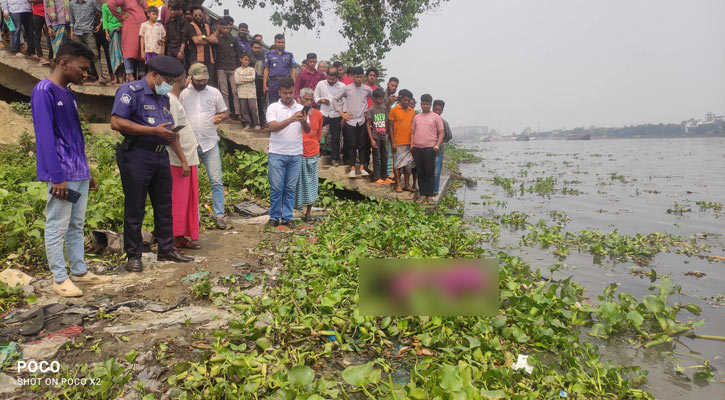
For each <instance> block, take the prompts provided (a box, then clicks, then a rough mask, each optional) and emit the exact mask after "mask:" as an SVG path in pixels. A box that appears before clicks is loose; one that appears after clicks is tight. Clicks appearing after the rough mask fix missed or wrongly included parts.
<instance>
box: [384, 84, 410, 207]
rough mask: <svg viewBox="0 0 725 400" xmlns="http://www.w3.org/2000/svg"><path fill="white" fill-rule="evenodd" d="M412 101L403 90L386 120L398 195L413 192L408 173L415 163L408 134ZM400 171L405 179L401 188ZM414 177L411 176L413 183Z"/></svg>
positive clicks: (407, 91) (408, 91)
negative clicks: (388, 122) (388, 121)
mask: <svg viewBox="0 0 725 400" xmlns="http://www.w3.org/2000/svg"><path fill="white" fill-rule="evenodd" d="M412 99H413V93H411V92H410V90H407V89H403V90H401V91H400V96H399V97H398V105H396V106H395V107H393V108H392V109H390V114H389V116H388V119H389V120H390V139H391V147H392V150H393V174H394V175H395V191H396V192H398V193H400V192H402V191H403V190H406V191H409V192H414V191H415V190H414V189H413V188H411V187H410V184H409V183H408V182H410V173H411V170H412V169H413V167H414V166H415V163H414V161H413V156H412V154H411V152H410V134H411V132H412V130H413V117H415V110H413V109H412V108H410V107H409V104H410V101H411V100H412ZM401 170H402V172H403V175H404V177H405V180H404V181H403V185H402V188H401V184H400V173H401ZM415 179H416V176H415V175H413V181H415Z"/></svg>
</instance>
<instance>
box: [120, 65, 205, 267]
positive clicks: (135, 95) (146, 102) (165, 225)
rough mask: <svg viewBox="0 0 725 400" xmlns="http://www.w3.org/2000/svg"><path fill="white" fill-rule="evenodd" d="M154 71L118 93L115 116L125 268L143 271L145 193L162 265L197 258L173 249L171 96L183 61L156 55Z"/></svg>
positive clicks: (150, 67) (126, 85) (174, 138)
mask: <svg viewBox="0 0 725 400" xmlns="http://www.w3.org/2000/svg"><path fill="white" fill-rule="evenodd" d="M148 68H149V73H148V74H147V75H146V76H145V77H144V78H142V79H140V80H138V81H133V82H129V83H126V84H124V85H122V86H121V87H119V88H118V90H117V91H116V98H115V100H114V102H113V111H112V112H111V114H112V115H111V128H112V129H113V130H116V131H118V132H121V134H123V136H124V139H123V142H122V143H119V145H118V146H117V148H116V162H117V163H118V169H119V170H120V172H121V182H122V184H123V193H124V196H125V201H124V221H123V246H124V250H125V251H126V257H127V258H128V261H127V262H126V265H125V269H126V270H127V271H129V272H142V271H143V264H142V263H141V253H142V252H143V241H142V237H141V226H142V224H143V219H144V213H145V206H146V194H148V195H149V197H150V198H151V205H152V206H153V209H154V235H155V237H156V240H157V241H158V243H159V247H158V255H157V259H158V260H159V261H175V262H189V261H193V258H192V257H187V256H185V255H183V254H181V253H179V252H178V251H177V250H176V249H175V248H174V245H173V220H172V217H171V169H170V168H169V155H168V153H167V152H166V145H168V144H170V143H171V142H173V141H175V140H178V137H179V134H178V133H176V132H174V131H173V130H172V129H173V128H174V126H173V124H174V120H173V118H172V116H171V108H170V105H169V98H168V97H167V95H166V94H167V93H168V92H169V91H170V90H171V88H172V87H173V85H174V81H175V80H176V79H177V78H178V77H179V76H181V75H182V74H183V73H184V66H183V65H182V64H181V62H180V61H179V60H177V59H176V58H173V57H169V56H157V57H155V58H153V59H152V60H151V61H149V64H148Z"/></svg>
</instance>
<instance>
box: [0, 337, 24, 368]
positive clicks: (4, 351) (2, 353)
mask: <svg viewBox="0 0 725 400" xmlns="http://www.w3.org/2000/svg"><path fill="white" fill-rule="evenodd" d="M19 353H20V352H19V351H18V344H17V343H15V342H11V343H9V344H8V345H7V346H0V367H1V366H2V365H3V364H5V361H7V360H10V359H12V358H13V357H15V355H17V354H19Z"/></svg>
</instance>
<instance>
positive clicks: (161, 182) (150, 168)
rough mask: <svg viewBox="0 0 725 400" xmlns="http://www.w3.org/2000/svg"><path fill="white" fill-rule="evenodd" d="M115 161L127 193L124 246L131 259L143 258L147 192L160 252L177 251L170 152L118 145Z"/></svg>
mask: <svg viewBox="0 0 725 400" xmlns="http://www.w3.org/2000/svg"><path fill="white" fill-rule="evenodd" d="M116 162H117V163H118V169H119V171H120V172H121V183H122V184H123V194H124V197H125V199H124V215H123V248H124V250H125V251H126V256H127V257H128V259H129V260H131V259H138V258H141V254H142V253H143V239H142V236H141V227H142V226H143V219H144V215H145V211H146V195H147V194H148V195H149V197H150V198H151V206H152V207H153V209H154V236H155V237H156V241H158V242H159V253H168V252H170V251H173V250H174V244H173V239H174V238H173V219H172V216H171V168H170V166H169V153H167V152H166V151H162V152H160V153H155V152H153V151H149V150H145V149H140V148H138V147H132V148H131V149H130V150H128V151H125V150H123V148H122V147H121V146H120V145H119V146H117V147H116Z"/></svg>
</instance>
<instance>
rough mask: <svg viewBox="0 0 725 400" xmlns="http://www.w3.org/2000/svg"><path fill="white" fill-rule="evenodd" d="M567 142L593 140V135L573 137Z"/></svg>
mask: <svg viewBox="0 0 725 400" xmlns="http://www.w3.org/2000/svg"><path fill="white" fill-rule="evenodd" d="M566 140H592V135H590V134H588V133H587V134H586V135H584V136H579V137H571V138H568V139H566Z"/></svg>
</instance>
